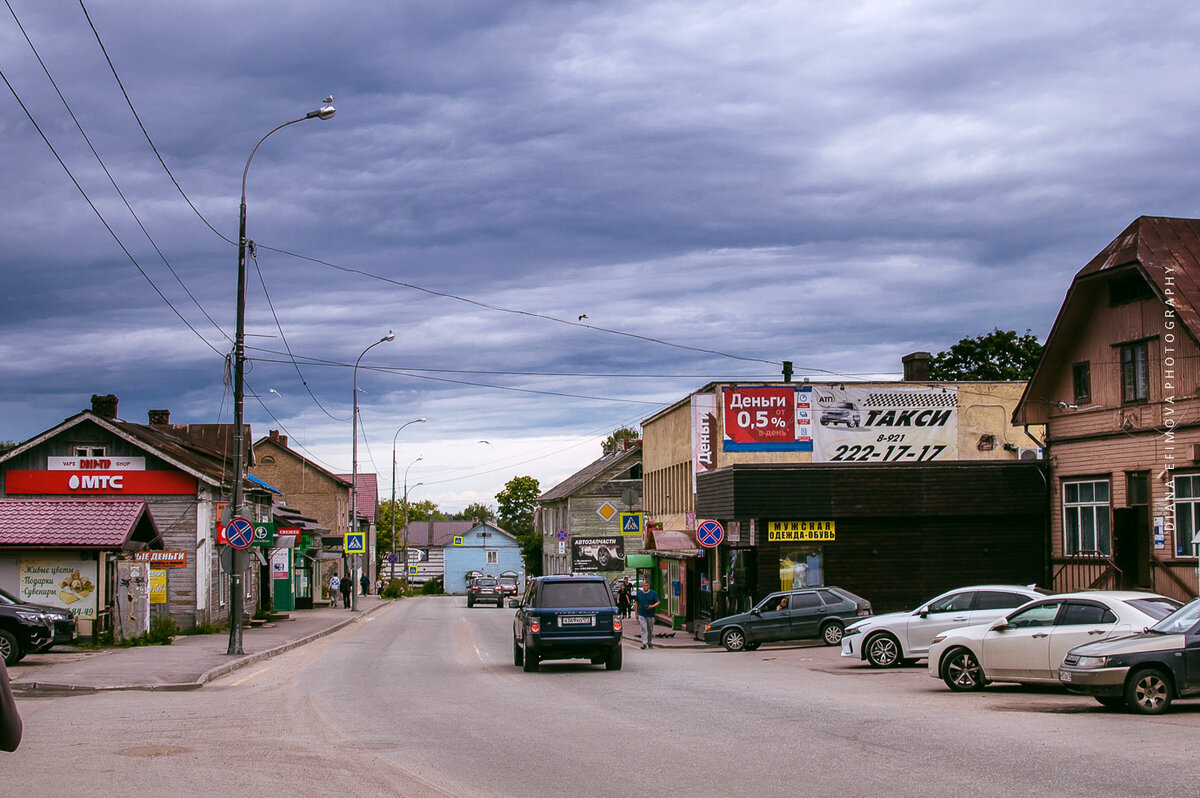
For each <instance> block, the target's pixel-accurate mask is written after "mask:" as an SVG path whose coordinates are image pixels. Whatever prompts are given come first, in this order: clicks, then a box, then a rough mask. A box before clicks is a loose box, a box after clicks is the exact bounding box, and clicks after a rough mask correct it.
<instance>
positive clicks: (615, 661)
mask: <svg viewBox="0 0 1200 798" xmlns="http://www.w3.org/2000/svg"><path fill="white" fill-rule="evenodd" d="M604 667H605V669H607V670H610V671H619V670H621V645H620V643H618V644H617V645H615V646H613V647H612V650H611V651H609V652H608V658H607V659H605V660H604Z"/></svg>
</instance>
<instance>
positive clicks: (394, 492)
mask: <svg viewBox="0 0 1200 798" xmlns="http://www.w3.org/2000/svg"><path fill="white" fill-rule="evenodd" d="M424 423H425V417H424V416H421V417H420V418H414V419H413V420H412V421H405V422H404V423H403V424H401V425H400V429H398V430H396V434H395V435H393V436H392V575H391V579H395V578H396V439H397V438H398V437H400V430H402V429H404V428H405V427H407V426H408V425H409V424H424ZM417 459H418V460H420V459H421V458H420V457H418V458H417ZM411 467H412V466H409V468H411ZM404 476H405V478H407V477H408V469H405V471H404ZM406 554H407V552H406ZM404 571H405V573H407V572H408V562H407V561H406V562H405V563H404ZM389 581H390V579H389Z"/></svg>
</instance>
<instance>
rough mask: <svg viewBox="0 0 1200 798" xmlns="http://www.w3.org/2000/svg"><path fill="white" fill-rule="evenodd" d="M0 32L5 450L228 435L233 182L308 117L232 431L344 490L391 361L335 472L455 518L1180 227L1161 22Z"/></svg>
mask: <svg viewBox="0 0 1200 798" xmlns="http://www.w3.org/2000/svg"><path fill="white" fill-rule="evenodd" d="M6 2H7V6H8V7H7V8H5V9H0V70H2V71H3V74H4V78H5V80H6V82H7V83H8V84H10V86H11V89H10V88H9V87H2V88H0V90H2V91H3V92H4V97H5V112H4V113H3V114H2V115H0V153H2V160H0V163H3V166H4V177H5V181H4V182H5V186H4V188H5V190H4V192H3V199H2V200H0V202H2V203H3V214H2V215H0V233H2V236H3V240H2V241H0V244H2V246H0V292H2V295H3V297H4V300H5V302H4V313H3V314H0V364H2V365H0V376H2V378H0V439H11V440H18V441H20V440H25V439H27V438H29V437H31V436H33V435H35V434H37V433H39V432H41V431H43V430H45V429H48V428H50V427H52V426H54V425H55V424H57V423H59V422H60V421H62V420H63V419H64V418H66V417H68V416H71V415H73V414H75V413H77V412H79V411H80V410H82V409H84V408H86V407H88V406H89V404H90V397H91V395H92V394H94V393H99V394H107V393H113V394H116V395H117V396H118V397H119V398H120V408H119V415H120V416H121V417H122V418H124V419H126V420H130V421H136V422H145V421H146V411H147V410H149V409H157V408H165V409H169V410H170V411H171V420H172V421H173V422H176V423H215V422H226V423H227V422H229V421H231V420H232V405H233V402H232V391H231V388H230V387H228V386H227V385H226V384H225V383H224V381H223V373H224V357H225V355H226V354H227V353H228V352H229V351H230V350H231V348H232V345H231V340H232V338H233V334H234V329H235V311H236V301H235V292H236V282H237V279H236V274H237V249H236V246H235V245H234V244H233V242H234V241H236V239H237V229H238V203H239V196H240V193H241V177H242V170H243V169H244V167H245V164H246V159H247V157H248V156H249V155H250V152H251V150H252V149H253V148H254V145H255V143H256V142H257V141H258V140H259V139H260V138H261V137H262V136H263V135H264V134H266V133H267V132H268V131H270V130H271V129H272V128H274V127H275V126H276V125H279V124H281V123H283V122H287V121H289V120H292V119H296V118H299V117H303V116H304V114H305V113H306V112H308V111H310V110H312V109H314V108H317V107H319V106H320V105H321V100H322V99H323V98H324V97H325V96H326V95H327V94H330V93H332V94H333V95H334V105H335V106H336V108H337V115H336V117H334V118H333V119H332V120H329V121H321V120H317V119H314V120H309V121H305V122H302V123H299V124H296V125H292V126H290V127H287V128H286V129H283V130H280V131H279V132H277V133H275V134H274V135H272V136H271V137H270V138H269V139H268V140H267V141H266V143H264V144H263V145H262V146H261V148H260V149H259V150H258V152H257V154H256V155H255V157H254V161H253V165H252V166H251V168H250V172H249V178H248V183H247V205H248V235H249V238H250V239H252V240H253V241H255V242H256V243H257V245H258V249H257V259H256V260H252V261H251V262H250V264H249V280H248V283H249V292H248V302H247V317H246V327H247V333H248V339H247V340H248V345H249V346H250V347H251V349H250V352H249V356H250V358H251V362H249V363H248V365H247V400H246V419H247V421H248V422H250V423H251V424H252V425H253V432H254V437H255V438H258V437H262V436H265V435H266V434H267V432H268V430H270V429H280V430H282V431H283V432H284V433H285V434H287V435H289V436H290V438H291V441H292V444H293V447H294V448H297V449H299V450H300V451H301V452H302V453H304V454H306V455H307V456H309V457H312V458H314V459H316V460H317V461H318V462H321V463H322V464H324V465H325V466H327V467H329V468H331V469H332V470H335V471H346V472H348V471H350V470H351V440H352V433H351V423H350V418H351V403H352V397H353V395H354V394H353V389H352V385H353V379H354V378H353V373H352V371H353V365H354V363H355V361H356V359H358V357H359V356H360V355H361V354H362V352H363V350H364V349H366V348H367V347H368V346H370V345H371V344H372V343H373V342H375V341H377V340H379V339H380V338H381V337H382V336H384V335H385V334H386V333H387V332H388V330H389V329H393V330H395V333H396V340H395V341H393V342H390V343H384V344H380V345H379V346H377V347H375V348H373V349H372V350H371V351H370V352H369V353H368V354H367V355H366V356H365V357H364V358H363V360H362V364H361V366H360V367H359V369H358V379H357V382H358V387H359V406H360V431H361V433H362V437H361V438H360V443H359V470H360V471H363V472H370V471H375V472H378V473H379V476H380V484H381V492H382V493H383V494H384V495H385V496H387V495H390V491H391V475H392V460H393V456H392V455H393V440H394V439H396V440H397V443H396V460H397V462H398V463H399V471H400V473H401V477H400V480H401V483H402V482H403V473H404V471H405V470H406V469H407V471H408V482H409V484H410V486H413V485H415V484H416V483H425V484H423V485H421V486H420V487H415V488H413V487H410V496H411V498H412V500H414V501H416V500H420V499H432V500H433V501H435V502H437V503H438V504H439V505H441V506H442V508H443V509H445V510H449V511H453V510H458V509H461V508H462V507H463V506H464V505H465V504H468V503H470V502H473V501H480V502H485V503H488V504H491V505H493V506H494V505H495V498H494V497H495V494H496V493H497V492H498V491H499V490H500V489H501V488H502V487H503V485H504V483H505V482H506V481H507V480H508V479H510V478H511V477H513V476H514V475H525V474H528V475H531V476H533V477H535V478H537V479H538V480H539V481H540V483H541V486H542V488H543V489H547V488H550V487H552V486H553V485H555V484H556V483H557V482H559V481H561V480H562V479H563V478H565V477H567V476H568V475H570V474H571V473H573V472H574V471H575V470H577V469H578V468H580V467H582V466H583V465H585V464H587V463H588V462H590V461H592V460H593V459H595V458H596V457H597V456H599V454H600V445H599V443H600V440H601V439H603V438H604V437H605V436H606V435H607V434H608V433H610V432H611V431H612V430H613V429H616V428H618V427H621V426H626V425H629V426H637V425H638V423H639V422H640V421H641V419H643V418H646V417H648V416H649V415H651V414H653V413H654V412H656V411H657V410H658V409H660V408H662V407H664V406H665V405H668V404H670V403H672V402H674V401H676V400H678V399H681V398H683V397H684V396H686V395H687V394H688V393H690V392H691V391H692V390H694V389H695V388H697V387H699V386H701V385H703V384H704V383H706V382H709V381H711V380H714V379H725V378H740V379H747V380H751V379H754V380H757V379H775V378H778V375H779V372H780V368H781V366H780V364H781V362H782V361H783V360H792V361H794V362H795V364H796V373H797V378H800V377H804V376H810V377H813V378H814V379H822V378H826V377H828V376H829V374H830V373H833V374H835V375H863V376H866V375H876V374H878V375H893V376H896V375H898V374H899V372H900V358H901V356H902V355H904V354H906V353H908V352H912V351H916V350H928V351H931V352H938V351H942V350H944V349H946V348H948V347H949V346H950V345H951V344H953V343H954V342H955V341H957V340H959V339H960V338H962V337H964V336H974V335H980V334H983V333H986V332H988V331H990V330H991V329H992V328H994V327H1000V328H1002V329H1014V330H1018V331H1024V330H1025V329H1027V328H1028V329H1031V330H1033V332H1034V333H1036V334H1037V335H1038V336H1039V338H1044V337H1045V335H1046V333H1047V332H1048V331H1049V328H1050V325H1051V324H1052V322H1053V320H1054V316H1055V314H1056V312H1057V310H1058V307H1059V305H1060V303H1061V301H1062V297H1063V295H1064V294H1065V292H1066V289H1067V286H1068V284H1069V282H1070V278H1071V276H1072V274H1073V273H1074V272H1076V271H1077V270H1078V269H1080V268H1081V267H1082V266H1083V265H1084V264H1085V263H1087V261H1088V260H1090V259H1091V258H1092V256H1093V255H1095V254H1096V253H1097V252H1098V251H1099V250H1100V249H1102V248H1103V247H1104V246H1105V245H1106V244H1107V243H1108V242H1109V241H1110V240H1112V239H1113V238H1115V237H1116V236H1117V235H1118V234H1119V233H1120V232H1121V230H1123V229H1124V228H1125V227H1126V226H1127V225H1128V224H1129V223H1130V222H1131V221H1133V220H1134V219H1135V218H1137V217H1138V216H1140V215H1144V214H1145V215H1162V216H1185V217H1195V216H1197V215H1200V210H1198V209H1197V207H1196V203H1197V198H1198V197H1200V170H1198V169H1197V163H1198V162H1200V136H1197V129H1196V128H1197V121H1198V120H1200V109H1198V107H1197V106H1198V104H1200V80H1198V79H1197V78H1198V77H1200V54H1198V53H1197V49H1198V48H1200V11H1198V10H1197V9H1198V8H1200V7H1197V6H1196V5H1195V4H1194V3H1189V2H1170V3H1166V2H1146V1H1145V0H1142V1H1141V2H1120V3H1118V2H1095V0H1090V1H1089V2H1081V1H1080V2H1058V3H1047V2H1044V1H1042V2H1015V1H1006V2H1003V3H979V2H936V1H933V0H927V1H923V2H903V0H878V1H875V0H872V1H870V2H842V3H828V2H820V3H818V2H799V1H797V2H776V3H767V2H759V3H754V2H751V3H737V2H732V0H719V2H699V1H698V0H687V2H654V1H653V0H631V2H565V1H562V0H547V1H545V2H522V1H520V0H509V1H508V2H503V3H485V2H478V0H474V1H472V2H465V1H456V0H406V1H405V2H395V0H389V1H388V2H340V3H331V2H308V1H301V0H290V1H289V2H254V3H246V2H225V1H224V0H204V2H171V3H163V2H129V0H121V2H116V1H109V0H84V3H83V5H80V4H78V3H77V2H72V0H62V1H61V2H54V3H46V2H44V0H6ZM85 8H86V14H85ZM10 11H11V13H10ZM89 15H90V19H91V23H92V24H93V25H94V26H95V31H96V33H98V37H97V35H96V33H93V30H92V27H91V26H90V25H89V20H88V16H89ZM18 20H19V24H18ZM22 27H23V29H24V32H22ZM26 35H27V36H28V39H29V41H26ZM29 42H32V45H33V47H32V48H31V46H30V43H29ZM101 42H103V47H104V49H102V47H101ZM35 49H36V54H35V52H34V50H35ZM105 50H107V58H106V55H105ZM39 57H40V62H41V63H39ZM110 60H111V65H112V67H111V68H110V65H109V61H110ZM43 64H44V67H45V70H46V71H48V72H49V76H50V78H53V81H54V84H57V87H58V91H61V93H62V96H63V98H65V100H66V104H67V105H69V107H70V112H68V110H67V108H66V106H64V104H63V101H62V100H61V99H60V98H59V96H58V94H57V93H56V90H55V87H54V84H52V83H51V81H50V79H49V78H48V77H47V74H46V71H43V66H42V65H43ZM114 71H115V75H114ZM118 79H119V81H120V82H119V83H118ZM122 86H123V90H122ZM126 95H128V102H127V100H126ZM22 106H23V107H22ZM131 106H132V108H131ZM135 111H136V116H135V113H134V112H135ZM72 113H73V116H74V119H73V118H72ZM139 119H140V125H139V121H138V120H139ZM75 120H77V122H78V127H77V126H76V121H75ZM142 126H144V130H145V132H144V133H143V129H142ZM80 127H81V128H82V130H83V132H84V133H86V135H87V139H88V140H85V139H84V137H83V136H82V135H81V133H80V130H79V128H80ZM39 130H40V132H39ZM43 136H44V138H43ZM147 136H148V137H147ZM89 140H90V145H89V143H88V141H89ZM47 141H48V142H49V144H47ZM151 142H152V143H153V148H152V146H151ZM51 148H53V149H51ZM92 148H94V149H95V152H96V153H98V154H99V158H100V160H97V158H96V156H95V155H94V154H93V153H92ZM155 149H156V150H157V153H158V155H161V158H162V161H163V162H165V164H166V167H167V168H166V169H164V167H163V164H162V163H160V161H159V158H158V156H156V154H155ZM60 159H61V163H60ZM101 161H102V162H103V166H102V165H101ZM64 164H65V168H64ZM167 169H169V170H170V172H169V173H168V171H167ZM106 172H107V174H106ZM109 175H111V179H112V181H114V182H115V183H116V185H117V186H118V187H119V188H120V191H121V192H122V193H123V194H124V197H125V201H127V202H128V204H129V206H130V207H132V209H133V212H134V213H136V219H135V217H134V215H133V214H131V212H130V210H129V209H128V208H127V207H126V205H125V201H123V200H122V198H121V195H120V194H118V192H117V190H116V189H115V188H114V186H113V182H110V178H109ZM172 175H173V176H174V181H177V182H178V188H177V187H176V185H175V184H174V182H173V181H172ZM76 183H77V184H78V187H77V186H76ZM85 194H86V198H85V196H84V195H85ZM185 195H186V199H185ZM189 202H190V205H191V206H194V210H193V207H190V206H189ZM138 220H140V226H139V222H138ZM209 225H211V228H210V227H209ZM141 227H144V228H145V232H143V230H142V229H141ZM264 286H265V288H264ZM585 315H586V317H585ZM289 351H290V353H291V355H290V356H289V354H288V353H289ZM422 416H424V417H427V418H428V422H427V423H425V424H413V425H411V426H408V427H407V428H405V429H404V430H403V431H402V432H400V433H399V435H398V437H397V430H398V429H399V427H400V425H401V424H403V423H404V422H406V421H409V420H411V419H415V418H418V417H422ZM482 441H486V443H483V442H482ZM418 456H420V457H422V458H423V459H422V460H420V461H416V458H417V457H418ZM397 490H398V491H402V490H403V488H402V487H399V488H398V489H397Z"/></svg>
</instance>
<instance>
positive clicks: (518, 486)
mask: <svg viewBox="0 0 1200 798" xmlns="http://www.w3.org/2000/svg"><path fill="white" fill-rule="evenodd" d="M540 493H541V488H540V486H539V485H538V481H537V480H536V479H534V478H533V477H528V476H526V477H513V478H512V479H510V480H509V481H508V482H507V483H505V485H504V490H502V491H500V492H499V493H497V494H496V504H497V507H498V508H499V509H498V510H497V512H496V520H497V521H498V522H499V524H500V527H501V528H502V529H503V530H504V531H506V532H508V533H509V534H511V535H514V536H515V537H516V538H517V541H518V542H519V543H520V544H521V556H522V557H523V558H524V560H525V573H526V574H527V575H529V576H540V575H541V573H542V536H541V535H539V534H538V533H537V531H536V530H535V529H534V526H533V509H534V506H535V505H536V503H537V497H538V495H539V494H540Z"/></svg>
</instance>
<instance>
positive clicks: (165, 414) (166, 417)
mask: <svg viewBox="0 0 1200 798" xmlns="http://www.w3.org/2000/svg"><path fill="white" fill-rule="evenodd" d="M149 416H150V426H154V425H155V424H170V423H171V411H170V410H151V411H150V413H149Z"/></svg>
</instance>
